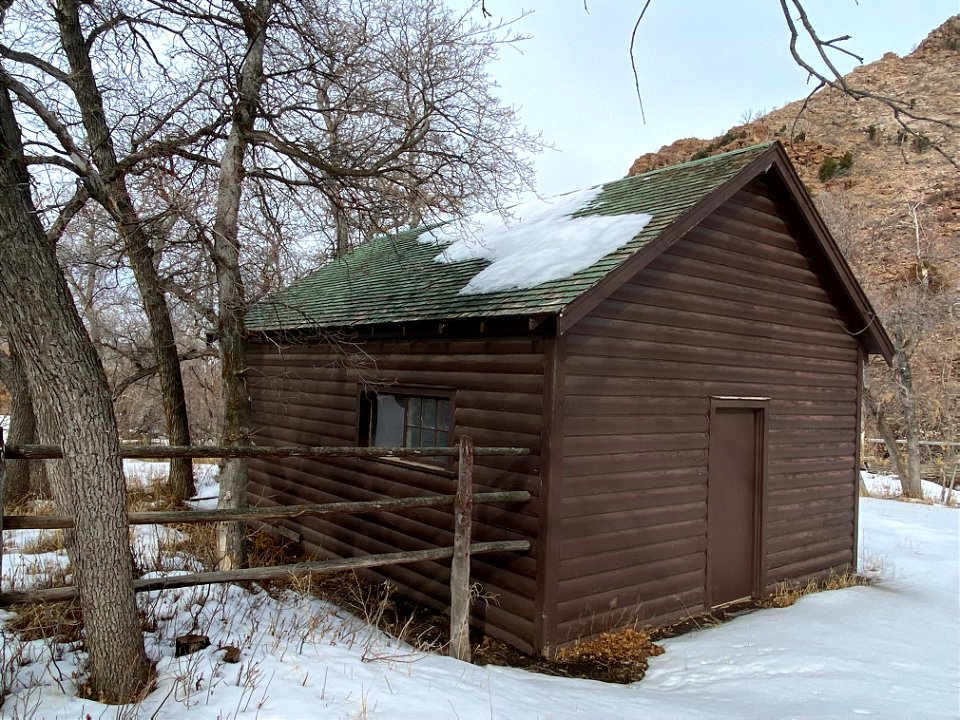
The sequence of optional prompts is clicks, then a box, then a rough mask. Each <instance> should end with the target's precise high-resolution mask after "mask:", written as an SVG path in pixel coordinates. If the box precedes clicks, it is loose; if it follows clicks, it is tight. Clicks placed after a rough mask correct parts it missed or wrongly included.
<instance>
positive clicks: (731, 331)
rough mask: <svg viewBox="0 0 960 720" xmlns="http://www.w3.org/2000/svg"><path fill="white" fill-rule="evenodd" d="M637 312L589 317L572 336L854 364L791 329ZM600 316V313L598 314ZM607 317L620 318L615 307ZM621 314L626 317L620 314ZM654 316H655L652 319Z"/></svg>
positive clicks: (846, 354)
mask: <svg viewBox="0 0 960 720" xmlns="http://www.w3.org/2000/svg"><path fill="white" fill-rule="evenodd" d="M636 309H637V311H638V312H637V319H625V318H622V317H606V316H601V315H599V314H598V315H596V316H594V315H591V316H588V317H586V318H584V319H583V320H581V321H580V322H579V323H577V327H576V331H575V332H576V334H581V335H590V336H599V337H608V338H625V339H647V340H648V341H655V342H657V343H661V344H666V345H692V346H695V347H702V348H714V349H717V350H738V351H740V350H742V351H746V352H769V353H774V354H777V355H782V356H788V357H795V358H808V359H828V360H840V361H846V362H856V360H857V357H856V352H855V349H854V348H850V347H849V346H848V345H846V344H843V345H841V346H836V347H835V346H832V345H824V344H822V343H818V342H816V341H815V340H813V339H804V338H802V337H798V335H797V333H796V332H795V331H793V329H792V328H791V329H790V330H789V331H784V332H782V333H780V335H782V337H775V336H774V333H771V332H763V331H762V330H758V331H757V332H755V333H744V332H741V331H742V330H743V329H744V328H742V327H740V326H738V325H736V324H735V323H729V322H727V321H726V320H724V319H720V320H718V321H716V322H710V321H709V320H708V319H701V320H702V322H691V323H678V324H673V323H671V322H670V320H671V318H670V317H663V309H662V308H660V309H659V310H660V313H648V312H646V311H645V309H642V308H636ZM601 312H603V311H601ZM609 314H611V315H613V314H621V311H620V310H619V303H618V307H616V308H614V309H613V310H612V311H611V312H610V313H609ZM622 314H626V313H625V312H623V313H622ZM655 315H659V317H656V316H655Z"/></svg>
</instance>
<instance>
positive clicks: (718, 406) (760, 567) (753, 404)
mask: <svg viewBox="0 0 960 720" xmlns="http://www.w3.org/2000/svg"><path fill="white" fill-rule="evenodd" d="M728 409H733V410H752V411H753V412H754V419H755V421H754V433H755V436H754V442H755V448H756V464H755V466H754V473H753V476H754V487H753V590H752V596H753V597H754V598H759V597H761V596H762V595H763V590H764V586H765V584H766V583H765V582H764V579H765V576H766V573H765V571H764V560H765V558H766V555H767V552H766V533H765V532H764V526H763V521H764V518H765V517H766V515H767V493H768V483H767V464H768V463H767V458H768V457H769V454H768V444H769V424H770V423H769V418H770V398H766V397H729V396H712V397H710V419H709V425H708V427H707V433H708V438H709V449H708V455H707V503H706V504H707V517H706V526H707V527H706V536H707V548H706V553H705V559H706V568H705V570H706V572H705V573H704V577H705V583H704V588H703V592H704V605H705V606H706V609H707V611H708V612H709V611H710V610H712V609H713V608H714V607H715V605H714V603H713V598H712V595H713V589H712V588H713V582H712V580H713V578H712V577H711V572H710V548H711V544H710V543H711V541H710V460H711V458H713V457H715V455H714V433H712V432H710V429H711V428H713V425H714V418H715V417H716V415H717V411H718V410H728Z"/></svg>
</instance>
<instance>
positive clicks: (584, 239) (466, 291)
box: [419, 187, 652, 295]
mask: <svg viewBox="0 0 960 720" xmlns="http://www.w3.org/2000/svg"><path fill="white" fill-rule="evenodd" d="M601 190H602V188H599V187H596V188H591V189H589V190H581V191H579V192H574V193H570V194H568V195H562V196H560V197H556V198H551V199H550V200H535V201H532V202H527V203H523V204H521V205H517V206H516V207H513V208H511V209H510V213H509V216H507V217H504V215H502V214H500V213H497V212H489V213H481V214H478V215H475V216H473V217H471V218H469V219H468V220H467V221H465V222H464V223H449V224H447V225H443V226H442V227H439V228H435V229H433V230H430V231H428V232H426V233H424V234H423V235H421V236H420V238H419V240H420V242H422V243H431V242H432V243H437V244H438V245H441V246H445V247H444V248H443V251H442V252H441V253H440V254H439V255H437V256H436V257H435V258H434V260H435V261H436V262H439V263H456V262H464V261H467V260H476V259H480V260H487V261H489V262H490V264H489V265H488V266H487V267H485V268H484V269H483V270H481V271H480V272H479V273H477V274H476V275H474V276H473V278H471V279H470V282H469V283H467V285H466V286H465V287H463V288H462V289H461V290H460V294H461V295H480V294H485V293H492V292H498V291H500V290H512V289H526V288H532V287H535V286H537V285H540V284H541V283H545V282H547V281H549V280H559V279H561V278H565V277H569V276H571V275H573V274H574V273H577V272H579V271H580V270H584V269H585V268H588V267H590V266H591V265H593V264H594V263H595V262H597V261H598V260H600V259H601V258H603V257H604V256H605V255H608V254H610V253H611V252H613V251H615V250H618V249H619V248H621V247H623V246H624V245H626V244H627V243H628V242H630V241H631V240H632V239H633V238H635V237H636V236H637V234H638V233H639V232H640V231H641V230H643V228H645V227H646V226H647V223H649V222H650V220H651V219H652V216H651V215H649V214H647V213H636V214H628V215H613V216H608V215H590V216H587V217H573V214H574V213H576V212H578V211H580V210H583V209H585V208H587V207H588V206H589V205H590V204H591V203H593V202H594V201H595V200H596V198H597V196H598V195H599V194H600V192H601Z"/></svg>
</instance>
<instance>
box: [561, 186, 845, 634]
mask: <svg viewBox="0 0 960 720" xmlns="http://www.w3.org/2000/svg"><path fill="white" fill-rule="evenodd" d="M771 196H772V197H776V191H775V190H772V189H771V188H768V187H765V186H764V185H763V181H755V182H754V183H753V184H752V185H751V186H748V188H746V189H744V190H742V191H740V192H739V193H738V194H736V195H735V196H734V197H733V198H732V200H731V201H729V202H727V203H725V204H724V205H723V206H722V207H721V208H720V209H719V210H718V211H716V212H715V213H713V214H712V215H711V216H709V217H707V218H706V219H705V220H704V221H703V222H702V223H701V224H700V225H699V226H697V227H696V228H695V229H694V230H693V231H692V232H690V233H689V234H688V235H687V236H685V237H684V238H682V239H681V240H680V241H678V242H677V243H676V244H675V245H674V246H673V247H672V248H670V249H669V250H667V251H666V252H665V253H663V254H662V255H660V256H659V257H658V258H657V259H655V260H654V261H653V262H652V263H651V264H650V265H649V266H648V267H647V268H645V269H644V270H643V271H641V272H640V273H639V274H638V276H637V277H636V278H635V279H633V280H632V281H630V282H628V283H627V284H626V285H624V286H623V287H621V288H619V289H618V290H617V291H615V292H614V293H613V294H612V295H611V296H610V297H608V298H607V299H606V300H604V301H603V302H602V303H601V304H600V305H599V306H598V307H597V308H595V309H594V310H593V311H591V312H590V313H589V314H588V315H587V316H586V317H584V318H583V319H582V320H581V321H579V322H578V323H577V324H576V325H574V327H573V328H572V330H571V331H570V332H569V333H568V335H567V337H566V340H565V343H566V351H565V368H566V380H565V397H564V399H563V406H564V409H563V448H564V465H563V482H562V488H563V493H562V501H561V507H562V513H561V517H562V520H561V523H560V536H561V548H560V569H559V579H558V590H557V597H558V599H559V609H558V613H557V627H556V631H555V635H554V641H555V642H556V643H564V642H570V641H572V640H575V639H577V638H578V637H583V636H585V635H590V634H593V633H594V632H597V631H599V630H602V629H604V627H605V626H610V625H618V624H626V623H629V622H633V621H636V620H639V621H640V622H641V623H651V624H653V623H659V622H665V621H670V620H673V619H676V618H677V617H679V616H683V615H686V614H687V613H691V614H693V613H697V612H702V611H704V610H705V608H704V584H705V571H706V547H707V535H706V530H707V505H706V503H707V453H708V447H709V445H708V440H709V437H708V432H709V428H708V419H709V407H710V401H709V398H710V396H754V397H768V398H770V405H769V420H768V423H769V424H768V427H769V448H768V457H767V465H768V479H767V487H766V511H765V516H764V518H763V533H764V539H765V543H764V546H765V549H766V557H765V558H764V559H763V566H762V572H763V579H762V582H763V585H764V586H765V588H766V589H767V590H772V589H773V588H774V586H775V584H776V583H777V582H778V581H780V580H783V579H786V578H795V579H801V580H802V579H807V578H809V577H811V576H815V575H817V574H820V573H823V572H825V571H828V570H829V569H831V568H838V567H847V566H850V565H852V564H853V563H854V560H855V558H854V554H853V553H854V548H855V538H854V533H855V524H856V518H855V512H856V506H855V503H856V487H857V485H856V481H855V478H856V472H857V468H856V442H857V420H856V418H857V414H858V409H859V408H858V367H859V355H858V343H857V340H856V339H855V338H854V337H852V336H851V334H850V333H848V332H847V330H846V329H845V326H844V323H843V321H842V319H841V316H842V312H841V310H840V309H838V307H837V305H836V303H835V302H834V299H833V297H832V296H831V294H829V292H828V290H827V289H825V280H824V279H823V278H822V277H821V276H820V274H819V273H818V267H819V263H818V261H816V260H815V259H813V258H811V257H810V256H809V255H808V253H809V250H804V249H802V248H801V246H800V244H798V242H797V239H796V237H795V236H796V235H798V234H799V232H800V231H798V230H797V229H796V228H797V227H798V226H796V225H793V224H792V223H793V221H792V220H791V219H790V216H789V214H788V212H787V211H786V210H784V209H782V206H781V205H780V204H779V203H778V202H776V201H775V200H773V199H771ZM804 247H807V245H806V244H804ZM856 329H858V328H856Z"/></svg>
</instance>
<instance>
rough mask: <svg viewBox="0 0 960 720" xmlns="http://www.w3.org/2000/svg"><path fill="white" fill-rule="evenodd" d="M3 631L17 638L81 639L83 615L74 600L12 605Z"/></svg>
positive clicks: (68, 640) (58, 640) (77, 602)
mask: <svg viewBox="0 0 960 720" xmlns="http://www.w3.org/2000/svg"><path fill="white" fill-rule="evenodd" d="M10 610H11V611H12V615H11V616H10V617H9V618H8V619H7V621H6V631H7V632H10V633H14V634H16V635H17V636H18V637H19V638H20V640H22V641H25V642H29V641H31V640H53V641H55V642H57V643H82V642H83V617H82V615H81V613H80V603H79V601H77V600H69V601H66V602H55V603H35V604H29V605H14V606H13V607H11V608H10Z"/></svg>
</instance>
